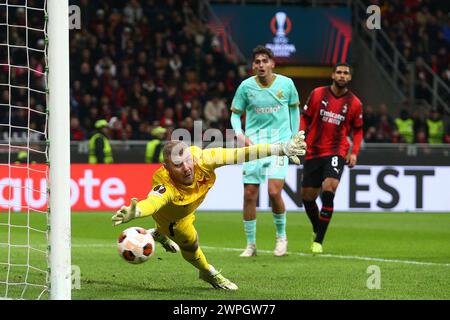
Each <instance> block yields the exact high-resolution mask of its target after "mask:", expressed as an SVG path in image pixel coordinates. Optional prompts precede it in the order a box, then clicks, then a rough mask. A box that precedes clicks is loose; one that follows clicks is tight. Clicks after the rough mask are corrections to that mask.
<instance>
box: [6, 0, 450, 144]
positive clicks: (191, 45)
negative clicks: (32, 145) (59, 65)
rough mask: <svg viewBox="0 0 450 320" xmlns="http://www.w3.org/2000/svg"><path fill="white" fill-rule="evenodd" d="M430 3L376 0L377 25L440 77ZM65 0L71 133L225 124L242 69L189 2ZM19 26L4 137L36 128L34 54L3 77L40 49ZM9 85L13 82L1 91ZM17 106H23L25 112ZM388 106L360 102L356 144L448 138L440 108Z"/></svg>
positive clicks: (139, 136) (449, 72)
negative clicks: (395, 109)
mask: <svg viewBox="0 0 450 320" xmlns="http://www.w3.org/2000/svg"><path fill="white" fill-rule="evenodd" d="M15 1H16V0H11V3H12V4H14V3H15ZM18 3H19V2H18ZM435 3H436V2H435V1H432V0H423V1H418V0H409V1H406V2H405V5H402V4H403V1H398V0H396V1H389V2H388V1H386V3H382V8H383V14H385V16H383V17H386V19H384V18H383V23H386V24H387V25H388V26H392V27H393V28H388V29H387V32H388V33H389V34H390V35H391V37H392V38H393V40H395V42H396V44H397V45H398V46H399V48H401V49H402V52H403V53H404V54H405V56H407V57H409V59H412V60H416V61H418V62H417V63H418V65H420V61H421V59H423V60H424V61H426V62H428V63H430V65H431V66H432V67H433V69H434V70H435V71H437V72H438V73H440V74H441V75H442V77H443V78H444V79H445V80H446V81H447V82H449V83H450V59H449V52H450V49H449V43H450V42H449V41H450V17H449V16H448V15H446V14H445V10H444V9H443V8H444V7H442V6H435V5H434V4H435ZM71 4H75V5H78V6H79V7H80V9H81V12H82V13H83V14H82V15H81V19H82V21H81V25H82V26H83V27H82V28H81V29H80V30H71V32H70V51H71V64H70V68H71V70H70V71H71V96H70V104H71V120H70V125H71V139H72V140H87V139H89V136H90V134H91V132H92V130H93V129H94V123H95V121H97V120H99V119H106V120H107V121H108V122H109V125H110V128H111V130H110V132H111V139H116V140H129V139H133V140H150V139H151V138H152V135H151V132H152V130H153V129H154V128H155V127H158V126H161V127H164V128H166V129H167V130H166V137H170V135H171V133H172V130H173V129H175V128H185V129H187V130H189V131H190V132H191V133H192V131H193V123H194V121H196V120H202V126H203V129H204V130H206V129H208V128H218V129H220V130H222V131H224V130H225V129H227V128H231V125H230V111H229V107H230V104H231V99H232V98H233V95H234V93H235V91H236V89H237V87H238V85H239V83H240V82H241V80H242V79H243V78H245V77H247V76H248V70H247V68H246V66H245V65H242V64H239V62H238V61H237V60H236V58H235V57H233V56H229V55H226V54H224V53H223V51H222V50H221V47H220V43H219V41H218V39H217V38H216V36H215V35H214V34H213V33H212V32H211V31H210V30H209V28H208V27H207V26H206V23H205V22H204V21H202V20H201V19H200V17H201V15H200V14H199V12H198V11H199V10H201V7H199V3H198V2H197V1H187V0H186V1H179V0H164V1H163V0H130V1H127V2H124V1H120V0H110V1H88V0H76V1H75V0H74V1H71ZM8 14H9V16H10V17H15V19H16V20H17V21H16V24H17V25H25V20H26V19H25V10H23V9H22V8H20V7H12V8H11V9H10V11H9V12H8ZM5 19H6V13H5V12H0V20H1V21H6V20H5ZM42 21H44V20H43V19H42V17H40V16H32V17H30V16H28V25H29V26H31V27H34V28H37V29H39V28H43V25H42ZM22 29H23V28H19V27H11V28H10V32H9V43H10V44H13V45H17V46H18V47H14V48H10V51H9V52H8V50H7V47H6V46H0V63H1V64H2V66H1V71H2V72H1V73H0V105H1V108H0V121H1V124H2V126H0V134H1V135H2V138H5V134H6V135H8V134H9V133H8V130H7V124H9V123H10V124H11V125H12V126H13V128H12V130H11V132H12V134H14V133H15V132H17V135H24V134H25V135H26V134H27V132H28V130H27V129H21V128H27V126H29V127H30V128H31V129H33V130H32V131H31V133H32V134H33V135H35V139H36V140H39V139H42V138H43V137H44V135H45V134H44V131H45V127H44V125H42V124H44V123H45V121H44V118H45V117H46V110H45V107H44V106H45V99H46V95H45V81H44V77H43V75H44V74H43V72H44V66H45V61H44V59H43V58H44V56H43V55H42V54H41V55H39V54H36V55H34V54H29V61H28V63H29V65H30V67H31V68H32V69H33V70H32V72H30V77H29V79H28V74H27V72H26V69H25V68H20V67H11V71H10V72H9V77H8V70H7V68H8V67H7V63H8V59H10V60H9V63H11V64H13V65H15V66H27V50H26V48H21V47H20V46H26V45H28V46H31V47H33V48H36V49H40V50H42V49H43V48H44V47H45V43H44V41H43V39H42V32H40V33H39V32H29V34H28V43H25V42H26V37H25V36H24V34H23V32H22V31H23V30H22ZM3 31H5V30H3ZM6 34H7V33H6V32H0V43H6V38H4V37H5V35H6ZM412 43H415V44H417V45H414V46H413V45H412ZM30 52H31V51H30ZM5 68H6V69H5ZM417 70H418V72H420V68H417ZM424 81H426V79H424ZM9 85H13V86H15V87H12V88H11V92H9ZM20 87H22V88H20ZM26 87H31V88H33V89H35V91H31V90H26ZM28 91H29V94H28V93H27V92H28ZM8 105H12V106H14V107H12V108H6V107H5V106H8ZM26 106H30V108H31V110H32V111H31V112H30V117H29V118H30V119H27V116H28V113H27V111H26V108H25V107H26ZM388 108H389V107H388V106H386V105H381V106H375V107H372V106H369V105H367V106H365V115H364V117H365V126H364V139H365V141H366V142H394V143H395V142H430V141H431V140H432V141H433V142H435V141H442V142H449V140H450V139H449V134H448V133H449V131H450V129H449V128H446V127H445V125H443V124H442V125H441V124H439V125H434V122H436V121H437V122H439V121H441V117H442V114H438V113H436V112H431V111H429V110H422V109H417V110H413V109H412V108H410V107H409V108H406V109H408V110H410V112H409V113H411V114H407V113H408V112H406V113H405V112H404V114H403V116H402V117H403V118H405V120H402V121H400V120H397V119H394V117H392V116H391V115H389V113H388V112H387V110H388ZM399 118H401V117H400V115H399ZM408 119H410V120H411V121H409V120H408ZM432 121H434V122H432ZM399 126H401V128H399ZM411 127H412V129H411ZM441 127H443V129H440V128H441ZM411 130H412V133H411ZM433 130H434V131H439V137H437V138H435V135H436V133H434V131H433ZM430 131H433V132H430ZM405 132H408V133H406V135H407V137H405ZM411 136H412V139H411ZM430 136H431V138H430ZM6 138H7V137H6ZM0 139H1V138H0ZM430 139H431V140H430ZM436 139H437V140H436Z"/></svg>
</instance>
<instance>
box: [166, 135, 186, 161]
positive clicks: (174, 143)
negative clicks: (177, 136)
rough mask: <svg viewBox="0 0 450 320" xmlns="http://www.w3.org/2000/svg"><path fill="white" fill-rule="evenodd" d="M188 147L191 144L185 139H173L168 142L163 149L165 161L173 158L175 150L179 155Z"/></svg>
mask: <svg viewBox="0 0 450 320" xmlns="http://www.w3.org/2000/svg"><path fill="white" fill-rule="evenodd" d="M188 147H189V146H188V145H187V144H186V143H184V142H183V141H179V140H171V141H169V142H167V143H166V145H165V146H164V148H163V150H162V152H163V161H164V163H168V160H169V159H172V156H173V153H174V152H175V155H178V156H179V155H181V154H182V153H183V151H184V150H185V149H187V148H188Z"/></svg>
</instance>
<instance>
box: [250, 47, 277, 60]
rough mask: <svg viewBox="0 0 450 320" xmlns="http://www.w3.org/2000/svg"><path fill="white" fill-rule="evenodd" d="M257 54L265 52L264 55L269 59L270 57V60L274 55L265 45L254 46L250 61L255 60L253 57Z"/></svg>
mask: <svg viewBox="0 0 450 320" xmlns="http://www.w3.org/2000/svg"><path fill="white" fill-rule="evenodd" d="M258 54H266V55H267V56H268V57H269V59H272V60H273V57H274V55H273V51H272V50H270V49H269V48H266V47H264V46H262V45H259V46H256V47H255V48H254V49H253V52H252V61H254V60H255V58H256V56H257V55H258Z"/></svg>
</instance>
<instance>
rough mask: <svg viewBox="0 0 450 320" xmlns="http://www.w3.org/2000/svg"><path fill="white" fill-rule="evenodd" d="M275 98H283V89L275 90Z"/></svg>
mask: <svg viewBox="0 0 450 320" xmlns="http://www.w3.org/2000/svg"><path fill="white" fill-rule="evenodd" d="M277 98H278V99H280V100H281V99H283V98H284V96H283V90H281V89H280V90H278V91H277Z"/></svg>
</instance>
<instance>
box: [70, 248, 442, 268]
mask: <svg viewBox="0 0 450 320" xmlns="http://www.w3.org/2000/svg"><path fill="white" fill-rule="evenodd" d="M113 247H115V245H113V244H111V245H109V244H72V248H113ZM201 247H202V249H207V250H218V251H220V250H222V251H233V252H240V251H242V249H239V248H221V247H210V246H201ZM258 252H260V253H264V254H273V251H271V250H260V249H258ZM288 254H289V255H294V256H301V257H312V256H314V257H318V258H334V259H343V260H360V261H377V262H386V263H403V264H412V265H421V266H440V267H450V263H438V262H428V261H414V260H398V259H384V258H373V257H361V256H345V255H337V254H329V253H322V254H317V255H313V254H312V253H304V252H288Z"/></svg>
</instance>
